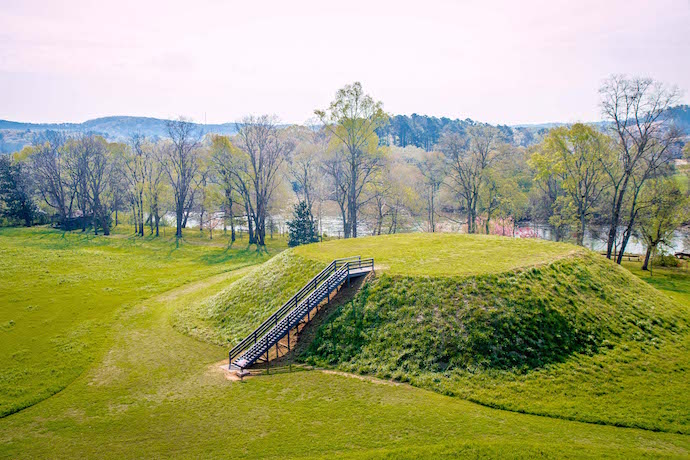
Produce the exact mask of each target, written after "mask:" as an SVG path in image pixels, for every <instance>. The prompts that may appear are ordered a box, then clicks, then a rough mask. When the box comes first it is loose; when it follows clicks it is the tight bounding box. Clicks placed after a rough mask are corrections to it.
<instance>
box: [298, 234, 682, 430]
mask: <svg viewBox="0 0 690 460" xmlns="http://www.w3.org/2000/svg"><path fill="white" fill-rule="evenodd" d="M479 238H481V237H479ZM372 240H375V239H372ZM500 240H501V241H500V242H501V243H502V244H503V246H504V247H503V248H501V251H504V250H507V249H508V248H509V247H510V244H511V243H512V242H513V241H514V240H509V239H500ZM470 242H471V243H474V242H473V241H470ZM516 243H518V244H519V245H525V244H529V243H534V244H535V246H534V247H531V248H530V247H529V246H526V247H522V248H519V249H520V250H521V251H523V252H525V250H527V251H526V252H527V255H526V259H528V260H534V259H535V258H536V257H533V256H532V254H534V253H536V252H537V251H536V249H535V247H539V249H541V247H540V246H541V245H542V244H544V245H547V246H548V243H536V242H527V243H525V242H523V241H516ZM461 246H462V242H461V241H458V247H457V248H455V252H457V253H466V252H465V251H463V250H462V247H461ZM530 249H532V254H530V251H529V250H530ZM557 249H559V251H556V250H554V253H555V254H557V255H562V254H564V252H563V251H562V247H560V248H557ZM379 251H380V252H381V253H382V254H386V253H387V251H386V249H385V248H383V247H381V248H380V249H379ZM548 253H549V251H548V249H547V250H545V251H543V252H542V253H541V254H548ZM391 254H392V255H391V256H390V259H389V260H394V259H398V260H401V259H404V258H405V257H406V255H405V254H404V253H403V254H401V253H400V252H396V251H391ZM557 257H558V256H557ZM462 262H463V264H465V265H466V264H467V260H466V259H462ZM507 264H508V262H507V261H506V259H504V258H502V259H501V261H500V263H499V264H498V265H499V267H503V266H505V265H507ZM402 266H403V264H401V265H398V264H396V263H392V264H391V270H390V271H385V272H384V273H383V274H382V275H380V276H379V277H378V278H377V279H375V280H374V281H373V282H372V283H370V284H369V285H368V286H367V287H365V288H364V289H363V290H362V292H361V293H360V294H359V295H358V296H357V298H356V299H355V300H353V301H352V302H351V303H349V304H348V305H346V306H344V307H342V308H341V309H340V311H339V312H338V313H337V314H336V315H334V316H333V317H332V318H331V320H330V321H329V322H328V323H326V324H324V325H323V326H322V327H321V329H320V330H319V331H318V332H317V334H316V338H315V340H314V341H313V343H312V344H311V346H310V348H309V349H308V351H307V352H306V353H305V355H303V356H302V359H305V360H307V361H309V362H312V363H315V364H320V365H335V366H338V367H339V368H341V369H344V370H348V371H353V372H358V373H363V374H373V375H376V376H379V377H383V378H393V379H396V380H400V381H407V382H411V383H413V384H415V385H419V386H423V387H426V388H431V389H435V390H437V391H440V392H443V393H446V394H454V395H459V396H462V397H465V398H467V399H470V400H473V401H476V402H481V403H483V404H486V405H490V406H494V407H500V408H505V409H511V410H516V411H520V412H528V413H535V414H544V415H551V416H555V417H562V418H568V419H576V420H582V421H588V422H595V423H606V424H614V425H621V426H634V427H640V428H647V429H653V430H663V431H674V432H682V433H687V432H690V418H689V417H688V416H687V410H686V409H687V407H688V399H689V398H688V396H687V394H688V390H690V388H689V385H688V383H687V382H686V380H687V379H685V378H684V375H685V369H686V366H687V365H688V364H690V362H689V359H688V356H689V355H688V353H687V347H688V341H687V340H686V339H685V337H686V334H687V330H688V328H687V318H688V315H687V311H686V309H684V308H683V307H682V306H681V305H679V304H677V303H675V302H673V301H672V300H671V299H669V298H667V297H666V296H664V295H663V294H661V293H660V292H658V291H656V290H655V289H654V288H652V287H651V286H649V285H648V284H647V283H645V282H643V281H641V280H639V279H638V278H637V277H635V276H633V275H631V274H630V272H629V271H627V270H625V269H623V268H621V267H618V266H616V265H614V264H612V263H610V262H609V261H607V260H605V259H603V258H602V257H600V256H598V255H596V254H593V253H590V252H582V251H570V255H569V256H568V257H561V258H559V259H558V260H556V261H554V262H553V263H546V264H541V265H539V266H533V267H530V268H522V269H515V270H508V271H503V272H500V273H488V271H489V270H488V269H482V270H481V272H480V273H481V274H474V273H471V274H469V275H464V273H466V272H467V270H466V269H465V268H464V267H463V266H461V267H460V268H458V270H457V271H459V272H460V273H461V274H460V275H452V274H450V272H451V270H449V269H448V267H445V268H444V269H443V270H440V271H439V270H437V271H436V272H438V273H442V274H443V276H404V275H400V274H398V273H399V270H400V271H402V268H399V267H402Z"/></svg>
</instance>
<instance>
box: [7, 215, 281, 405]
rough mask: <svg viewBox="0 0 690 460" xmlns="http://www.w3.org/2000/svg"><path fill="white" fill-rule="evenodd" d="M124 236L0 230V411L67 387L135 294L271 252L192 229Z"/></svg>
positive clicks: (255, 259)
mask: <svg viewBox="0 0 690 460" xmlns="http://www.w3.org/2000/svg"><path fill="white" fill-rule="evenodd" d="M126 232H127V230H125V229H123V228H120V229H119V232H116V233H115V234H114V235H113V236H112V237H110V238H103V237H94V236H93V235H92V234H89V233H81V232H74V233H63V232H57V231H54V230H50V229H39V228H35V229H0V348H2V350H3V352H2V354H1V355H0V416H1V415H6V414H8V413H11V412H14V411H16V410H18V409H21V408H23V407H26V406H28V405H31V404H34V403H36V402H37V401H40V400H42V399H44V398H46V397H48V396H50V395H52V394H55V393H57V392H58V391H60V390H62V389H63V388H65V386H66V385H67V384H69V383H70V382H71V381H73V380H74V379H75V378H76V377H78V376H79V375H80V374H81V373H82V372H83V371H84V370H85V369H86V368H87V367H88V366H89V365H90V364H91V363H92V362H93V361H94V360H95V359H97V358H98V357H99V356H100V354H101V353H102V351H103V349H104V347H105V346H106V342H107V341H108V338H109V328H110V326H111V325H112V324H113V323H114V322H117V321H119V319H118V318H119V317H120V316H121V315H122V314H123V313H124V312H125V311H126V310H127V309H128V308H130V307H132V306H133V305H135V304H136V303H138V302H140V301H141V300H143V299H146V298H147V297H151V296H153V295H155V294H158V293H161V292H165V291H168V290H170V289H172V288H174V287H176V286H179V285H182V284H185V283H187V282H190V281H194V280H198V279H202V278H205V277H208V276H210V275H213V274H216V273H221V272H224V271H227V270H230V269H233V268H238V267H242V266H247V265H252V264H256V263H258V262H261V261H264V260H266V259H268V257H269V255H267V254H257V252H256V251H255V250H254V249H247V248H246V245H245V247H243V248H240V247H239V246H240V245H239V244H236V245H235V249H228V248H227V246H226V243H225V242H223V240H222V239H216V240H215V241H213V242H211V241H208V240H206V239H204V238H202V237H201V236H200V235H199V232H198V230H196V231H194V230H190V231H188V232H187V233H186V234H185V238H184V239H183V240H181V241H180V242H177V241H175V240H174V239H171V238H159V239H154V238H150V237H148V238H143V239H142V238H134V237H131V236H129V235H128V234H127V233H126ZM276 243H277V241H276ZM276 251H277V248H272V249H271V253H275V252H276Z"/></svg>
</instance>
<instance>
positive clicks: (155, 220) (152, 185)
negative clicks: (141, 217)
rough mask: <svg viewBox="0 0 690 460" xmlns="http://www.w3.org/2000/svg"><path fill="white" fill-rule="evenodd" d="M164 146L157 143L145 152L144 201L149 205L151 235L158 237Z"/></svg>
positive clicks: (161, 143)
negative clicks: (146, 160)
mask: <svg viewBox="0 0 690 460" xmlns="http://www.w3.org/2000/svg"><path fill="white" fill-rule="evenodd" d="M165 149H166V144H165V143H163V142H158V143H156V144H154V145H152V146H151V148H150V149H149V150H147V155H148V167H147V168H146V178H145V180H146V200H147V202H148V205H149V222H150V229H151V234H152V235H153V234H154V230H155V235H156V236H159V225H160V221H161V215H160V206H161V194H162V189H163V173H164V168H163V161H162V160H161V158H164V157H165V155H164V152H165Z"/></svg>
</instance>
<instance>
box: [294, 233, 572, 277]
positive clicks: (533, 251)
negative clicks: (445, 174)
mask: <svg viewBox="0 0 690 460" xmlns="http://www.w3.org/2000/svg"><path fill="white" fill-rule="evenodd" d="M578 251H580V249H579V248H577V247H576V246H573V245H570V244H562V243H550V242H547V241H542V240H534V239H515V238H508V237H502V236H486V235H458V234H451V233H433V234H430V233H414V234H396V235H385V236H377V237H364V238H356V239H348V240H330V241H327V242H324V243H316V244H310V245H306V246H300V247H297V248H295V254H297V255H299V256H302V257H305V258H307V259H312V260H318V261H321V262H325V263H328V262H330V261H331V260H333V259H336V258H340V257H349V256H356V255H358V256H362V257H373V258H374V261H375V264H376V268H377V269H380V270H384V271H385V272H386V273H389V274H391V275H406V276H455V275H480V274H483V273H500V272H504V271H508V270H513V269H515V268H519V267H528V266H531V265H537V264H542V263H545V262H549V261H552V260H554V259H557V258H559V257H564V256H566V255H568V254H573V253H576V252H578Z"/></svg>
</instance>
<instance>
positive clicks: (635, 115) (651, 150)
mask: <svg viewBox="0 0 690 460" xmlns="http://www.w3.org/2000/svg"><path fill="white" fill-rule="evenodd" d="M678 98H679V93H678V91H677V90H676V89H675V88H672V87H668V86H665V85H663V84H660V83H658V82H656V81H653V80H650V79H644V78H628V77H624V76H613V77H610V78H609V79H608V80H606V82H605V83H604V84H603V85H602V87H601V89H600V100H601V109H602V113H603V115H604V118H605V119H604V122H603V123H598V124H595V125H591V124H582V123H576V124H573V125H570V126H559V127H554V128H552V129H548V130H543V131H542V132H540V134H539V135H538V136H537V137H538V138H537V139H534V142H533V143H531V144H529V145H523V144H524V142H521V143H516V142H514V140H513V139H510V138H509V136H507V134H506V127H496V126H491V125H488V124H482V123H476V122H471V121H470V122H466V123H463V125H462V126H461V127H460V128H459V129H458V127H457V126H455V127H454V128H453V129H450V128H449V129H445V128H443V129H442V130H441V131H440V132H439V133H436V134H434V136H431V137H429V139H431V140H425V142H426V143H427V144H429V145H426V144H425V145H424V148H418V147H415V146H412V145H405V144H407V142H405V143H401V142H391V140H392V139H391V136H393V134H391V130H390V128H389V127H390V123H389V122H390V117H389V115H388V114H387V113H386V112H385V111H384V108H383V104H382V102H380V101H376V100H374V99H373V98H372V97H371V96H369V95H367V94H366V93H365V92H364V91H363V89H362V86H361V85H360V84H359V83H354V84H352V85H347V86H345V87H344V88H342V89H340V90H339V91H338V92H337V94H336V97H335V99H334V100H333V102H332V103H331V104H330V105H329V106H328V107H327V108H325V109H323V110H315V111H314V115H315V117H314V119H313V120H312V121H310V122H309V123H306V124H305V125H301V126H299V125H290V126H282V125H280V124H279V122H278V120H277V119H276V118H275V117H273V116H269V115H263V116H249V117H246V118H245V119H243V120H242V121H241V122H238V123H237V134H235V135H233V136H222V135H213V134H206V135H203V134H202V132H200V131H199V130H198V128H197V125H195V124H193V123H191V122H189V121H188V120H186V119H184V118H180V119H178V120H173V121H169V122H168V123H167V128H168V137H167V138H166V139H150V138H146V137H144V136H142V135H138V134H133V135H132V136H131V137H130V138H129V139H128V140H127V141H126V142H108V141H106V140H105V139H104V138H103V137H100V136H98V135H94V134H88V133H87V134H81V135H70V136H68V135H65V134H64V133H60V132H54V131H47V132H43V133H40V134H39V135H37V136H36V138H35V140H34V142H33V145H31V146H28V147H25V148H24V149H23V150H21V151H20V152H17V153H15V154H13V155H12V156H3V157H2V159H1V160H0V192H1V193H0V203H1V204H0V206H1V211H2V216H3V223H4V224H22V223H23V224H25V225H31V224H33V223H35V222H37V221H39V222H40V221H45V220H50V221H52V222H53V223H54V224H55V225H58V226H61V227H63V228H66V229H73V228H75V227H76V228H81V230H83V231H86V230H87V229H89V230H90V231H94V232H96V233H98V232H102V233H103V234H105V235H108V234H109V232H110V229H111V226H112V225H117V224H118V223H121V222H122V221H123V219H124V220H125V221H126V224H127V225H131V226H132V229H133V231H134V233H136V234H137V235H140V236H144V235H145V234H147V233H149V234H152V235H156V236H157V235H159V234H160V227H161V225H162V222H163V220H165V221H169V222H168V223H169V224H170V225H172V226H174V232H175V234H176V235H177V236H178V237H179V236H181V235H182V229H183V228H184V227H186V226H191V225H195V226H197V227H198V228H199V229H200V230H201V231H208V232H209V237H213V231H214V230H218V229H222V230H223V231H227V232H229V234H230V239H231V240H232V241H235V240H236V239H237V238H238V232H240V231H241V232H242V238H243V239H244V236H245V235H246V242H248V243H250V244H256V245H257V246H259V247H261V246H263V245H265V242H266V238H267V234H268V235H269V236H268V237H269V238H270V236H271V234H272V232H274V231H278V232H280V231H283V230H284V229H285V221H286V220H289V219H290V215H291V212H292V210H293V206H295V204H302V203H304V205H306V209H307V210H308V213H309V216H311V219H312V220H313V221H314V223H315V227H316V228H317V229H318V232H319V233H327V234H329V236H339V237H342V238H356V237H358V236H361V235H363V234H381V233H395V232H402V231H427V232H435V231H463V232H468V233H494V234H504V235H512V236H523V237H524V236H540V237H548V238H551V239H554V240H570V241H573V242H575V243H577V244H580V245H588V246H590V247H594V245H595V242H597V243H596V244H597V245H598V246H597V247H596V248H595V249H600V250H603V251H604V252H606V254H607V255H608V257H612V258H616V259H617V261H618V262H620V261H621V257H622V254H623V253H624V252H627V251H630V248H631V245H634V247H633V250H634V251H638V250H639V251H641V252H642V251H644V252H645V253H646V254H647V259H648V258H649V256H650V255H652V254H653V253H654V252H655V251H656V250H658V249H659V248H661V247H664V245H667V246H671V247H675V249H678V248H680V250H683V249H684V248H685V245H686V243H685V242H684V239H683V237H682V233H679V232H682V227H683V225H687V224H688V223H689V220H690V218H689V217H688V215H689V212H688V180H689V179H688V169H687V167H686V166H683V160H682V157H683V155H685V158H686V159H687V158H688V157H690V144H687V139H686V138H684V137H683V133H682V132H680V131H679V130H678V129H676V128H675V127H674V125H673V121H672V119H671V118H670V117H668V116H666V114H667V111H668V110H669V109H670V108H672V107H673V105H674V104H676V103H677V101H678ZM425 139H426V138H425ZM396 144H398V145H396ZM684 167H685V169H683V168H684ZM646 264H647V262H646V261H645V266H646Z"/></svg>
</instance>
